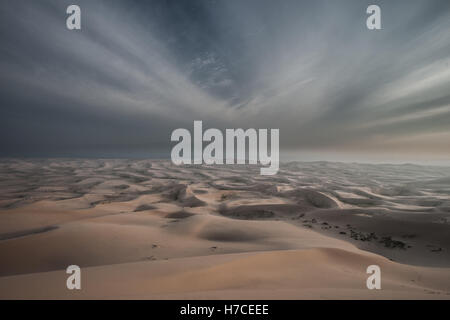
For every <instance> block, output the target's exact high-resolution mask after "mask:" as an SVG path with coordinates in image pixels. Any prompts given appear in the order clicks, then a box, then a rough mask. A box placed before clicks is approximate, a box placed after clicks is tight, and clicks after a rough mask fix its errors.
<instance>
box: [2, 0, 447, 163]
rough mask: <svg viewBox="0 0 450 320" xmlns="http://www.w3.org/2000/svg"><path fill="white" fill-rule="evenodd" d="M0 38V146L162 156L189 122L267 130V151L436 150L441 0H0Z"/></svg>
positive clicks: (379, 157)
mask: <svg viewBox="0 0 450 320" xmlns="http://www.w3.org/2000/svg"><path fill="white" fill-rule="evenodd" d="M70 4H77V5H79V6H80V7H81V28H82V29H81V30H68V29H67V28H66V18H67V17H68V15H67V14H66V8H67V7H68V6H69V5H70ZM371 4H376V5H378V6H380V8H381V24H382V29H381V30H368V29H367V27H366V19H367V17H368V14H367V13H366V9H367V7H368V6H369V5H371ZM0 41H1V46H0V70H1V72H0V156H7V157H11V156H12V157H14V156H38V157H45V156H49V157H50V156H64V157H66V156H67V157H84V156H87V157H104V156H112V157H115V156H118V157H136V156H143V157H166V156H168V155H169V154H170V149H171V148H172V147H173V145H174V143H172V142H171V141H170V135H171V133H172V132H173V130H175V129H177V128H186V129H189V130H191V131H192V128H193V121H194V120H202V121H203V126H204V128H205V129H206V128H219V129H225V128H244V129H247V128H256V129H258V128H269V129H270V128H277V129H280V149H281V155H280V156H281V158H282V159H283V158H285V159H287V158H289V159H296V160H311V159H313V160H336V159H338V160H349V161H353V160H355V161H358V160H367V161H369V162H370V161H388V162H389V161H403V160H405V161H408V162H414V161H415V160H417V161H419V160H420V161H444V162H445V161H448V160H450V143H449V141H450V67H449V62H450V2H449V1H448V0H442V1H438V0H389V1H380V0H370V1H365V0H339V1H336V0H328V1H324V0H315V1H312V0H310V1H302V0H279V1H275V0H192V1H175V0H174V1H162V0H161V1H160V0H152V1H136V0H134V1H133V0H132V1H130V0H127V1H125V0H121V1H119V0H107V1H106V0H105V1H103V0H88V1H84V0H70V1H66V0H42V1H32V0H26V1H24V0H2V1H1V3H0ZM449 163H450V162H449Z"/></svg>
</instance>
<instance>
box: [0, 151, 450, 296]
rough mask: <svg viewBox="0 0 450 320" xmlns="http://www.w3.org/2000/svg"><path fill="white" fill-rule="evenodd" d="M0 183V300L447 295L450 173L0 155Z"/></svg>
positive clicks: (321, 164)
mask: <svg viewBox="0 0 450 320" xmlns="http://www.w3.org/2000/svg"><path fill="white" fill-rule="evenodd" d="M0 176H1V180H0V181H1V182H0V190H1V200H0V206H1V209H0V261H1V263H0V298H1V299H449V298H450V251H449V249H450V232H449V231H450V198H449V194H450V183H449V182H450V180H449V178H448V177H450V168H447V167H437V166H419V165H413V164H405V165H388V164H379V165H372V164H356V163H331V162H286V163H281V164H280V171H279V173H278V174H277V175H276V176H261V175H260V174H259V168H258V166H254V165H253V166H250V165H233V166H227V165H222V166H217V165H214V166H208V165H186V166H175V165H173V164H172V163H171V162H170V161H168V160H127V159H4V160H2V161H1V163H0ZM69 265H78V266H80V268H81V274H82V280H81V282H82V288H81V290H73V291H72V290H68V289H67V288H66V286H65V283H66V279H67V277H68V275H67V274H66V268H67V267H68V266H69ZM369 265H378V266H380V269H381V279H382V288H381V290H368V289H367V287H366V279H367V277H368V276H369V275H368V274H367V273H366V269H367V267H368V266H369Z"/></svg>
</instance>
